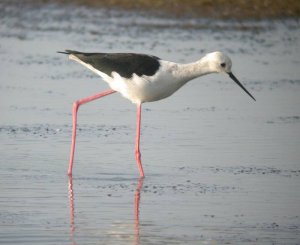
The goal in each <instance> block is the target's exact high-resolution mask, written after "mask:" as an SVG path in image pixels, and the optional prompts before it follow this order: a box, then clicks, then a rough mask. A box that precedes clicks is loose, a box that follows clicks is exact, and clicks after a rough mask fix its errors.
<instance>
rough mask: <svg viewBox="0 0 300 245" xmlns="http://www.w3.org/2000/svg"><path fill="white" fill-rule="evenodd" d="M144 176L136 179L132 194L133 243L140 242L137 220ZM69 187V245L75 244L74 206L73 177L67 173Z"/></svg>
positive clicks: (137, 244) (137, 243)
mask: <svg viewBox="0 0 300 245" xmlns="http://www.w3.org/2000/svg"><path fill="white" fill-rule="evenodd" d="M143 182H144V177H141V178H139V179H138V182H137V186H136V190H135V194H134V237H135V239H134V240H135V243H134V244H135V245H139V244H140V221H139V213H140V199H141V190H142V188H143ZM68 189H69V208H70V240H71V245H76V242H75V241H74V234H75V229H76V226H75V216H74V213H75V206H74V191H73V178H72V175H69V182H68Z"/></svg>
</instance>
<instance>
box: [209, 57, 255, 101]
mask: <svg viewBox="0 0 300 245" xmlns="http://www.w3.org/2000/svg"><path fill="white" fill-rule="evenodd" d="M205 59H206V60H207V61H208V62H207V64H208V67H209V70H210V71H211V72H215V73H227V74H228V75H229V77H230V78H231V79H232V80H233V81H234V82H235V83H236V84H237V85H239V86H240V87H241V88H242V89H243V90H244V91H245V92H246V93H247V94H248V95H249V96H250V97H251V98H252V99H253V100H255V98H254V97H253V96H252V94H250V92H249V91H248V90H247V89H246V88H245V87H244V86H243V84H241V82H240V81H239V80H238V79H237V78H236V77H235V76H234V75H233V73H232V72H231V66H232V62H231V59H230V58H229V57H228V56H227V55H226V54H224V53H222V52H219V51H216V52H213V53H209V54H207V55H206V56H205Z"/></svg>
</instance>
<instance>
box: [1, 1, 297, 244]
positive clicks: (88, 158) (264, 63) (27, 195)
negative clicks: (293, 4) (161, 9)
mask: <svg viewBox="0 0 300 245" xmlns="http://www.w3.org/2000/svg"><path fill="white" fill-rule="evenodd" d="M0 13H1V15H0V16H1V17H0V21H1V27H0V60H1V66H0V74H1V77H0V101H1V103H0V112H1V116H0V144H1V147H0V153H1V164H0V191H1V192H0V193H1V194H0V243H1V244H78V245H79V244H183V243H186V244H299V243H300V235H299V234H300V217H299V214H300V207H299V203H300V193H299V188H300V152H299V146H300V107H299V103H300V80H299V78H300V71H299V64H300V59H299V57H300V45H299V44H300V43H299V37H300V35H299V34H300V28H299V22H297V21H295V20H280V21H260V22H250V21H248V22H246V21H244V22H234V21H212V20H207V19H180V20H177V19H170V18H158V17H151V16H145V15H144V14H139V13H138V12H128V11H127V12H123V11H115V10H114V11H112V10H107V9H93V8H88V7H82V6H81V7H78V6H77V7H74V6H71V5H68V6H63V5H57V4H46V5H31V4H26V5H20V4H19V3H14V2H13V1H10V2H5V1H4V2H1V3H0ZM67 48H68V49H78V50H81V51H87V52H88V51H99V52H128V51H129V52H143V53H144V52H145V53H151V54H154V55H157V56H159V57H161V58H163V59H167V60H173V61H177V62H190V61H194V60H196V59H199V58H200V57H201V56H203V55H204V54H205V53H207V52H210V51H214V50H222V51H224V52H226V53H228V54H229V55H230V57H231V58H232V60H233V72H234V73H235V75H236V76H237V77H238V78H239V79H240V80H241V81H242V82H243V83H244V85H245V86H246V87H247V88H248V89H249V90H250V91H251V93H252V94H253V95H254V96H255V97H256V99H257V102H253V101H252V100H251V99H250V98H249V97H248V96H247V95H246V94H244V92H243V91H241V90H240V88H238V87H237V86H236V85H235V84H234V83H233V82H232V81H231V80H230V79H229V78H228V77H227V76H226V75H209V76H205V77H202V78H198V79H196V80H194V81H192V82H190V83H189V84H187V85H186V86H185V87H183V88H182V89H181V90H180V91H178V92H177V93H176V94H174V95H173V96H172V97H170V98H168V99H166V100H162V101H160V102H156V103H148V104H145V105H144V106H143V118H142V139H141V141H142V149H141V150H142V156H143V165H144V170H145V173H146V178H145V179H144V180H141V179H139V178H138V170H137V167H136V163H135V160H134V154H133V153H134V135H135V109H136V108H135V106H134V105H132V104H131V103H130V102H128V101H126V100H124V99H123V98H122V97H121V96H120V95H118V94H114V95H111V96H109V97H106V98H104V99H102V100H100V101H96V102H94V103H91V104H88V105H85V106H83V107H81V108H80V111H79V118H78V122H79V125H78V127H79V131H78V141H77V149H76V153H75V154H76V155H75V163H74V175H73V178H68V176H67V174H66V173H67V166H68V160H69V159H68V157H69V148H70V139H71V130H72V128H71V120H72V119H71V118H72V115H71V109H72V103H73V101H75V100H76V99H79V98H83V97H86V96H89V95H91V94H94V93H97V92H100V91H102V90H104V89H106V88H107V86H106V84H105V83H104V82H103V81H101V79H99V77H97V75H94V74H92V73H91V72H90V71H88V70H86V69H85V68H84V67H82V66H80V65H79V64H76V63H74V62H72V61H68V60H67V57H66V56H64V55H61V54H57V53H56V51H62V50H64V49H67Z"/></svg>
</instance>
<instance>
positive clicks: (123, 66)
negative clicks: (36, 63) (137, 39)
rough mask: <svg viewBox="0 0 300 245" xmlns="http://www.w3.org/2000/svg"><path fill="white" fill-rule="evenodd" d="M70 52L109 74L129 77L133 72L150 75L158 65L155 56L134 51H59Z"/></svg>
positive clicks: (157, 59)
mask: <svg viewBox="0 0 300 245" xmlns="http://www.w3.org/2000/svg"><path fill="white" fill-rule="evenodd" d="M59 53H63V54H72V55H74V56H76V57H77V58H78V59H80V60H81V61H83V62H84V63H87V64H89V65H91V66H92V67H94V68H95V69H97V70H99V71H101V72H103V73H105V74H107V75H109V76H111V73H112V72H117V73H119V74H120V76H122V77H125V78H131V77H132V75H133V74H134V73H135V74H136V75H138V76H142V75H146V76H152V75H154V74H155V73H156V71H157V70H158V69H159V67H160V63H159V60H160V59H159V58H158V57H156V56H151V55H146V54H135V53H82V52H78V51H74V50H66V51H65V52H59Z"/></svg>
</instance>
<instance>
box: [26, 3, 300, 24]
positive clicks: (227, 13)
mask: <svg viewBox="0 0 300 245" xmlns="http://www.w3.org/2000/svg"><path fill="white" fill-rule="evenodd" d="M25 3H31V4H33V3H36V4H43V3H59V4H68V5H84V6H87V7H94V8H97V7H99V8H114V9H124V10H133V11H143V12H145V13H150V14H153V15H159V16H165V17H184V18H187V17H192V18H217V19H240V20H243V19H245V20H247V19H252V20H262V19H281V18H296V19H298V18H299V17H300V1H298V0H287V1H282V0H273V1H272V0H264V1H261V0H248V1H245V0H234V1H233V0H231V1H225V0H186V1H182V0H153V1H149V0H135V1H131V0H73V1H72V0H54V1H53V0H52V1H51V0H25V1H22V4H25Z"/></svg>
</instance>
